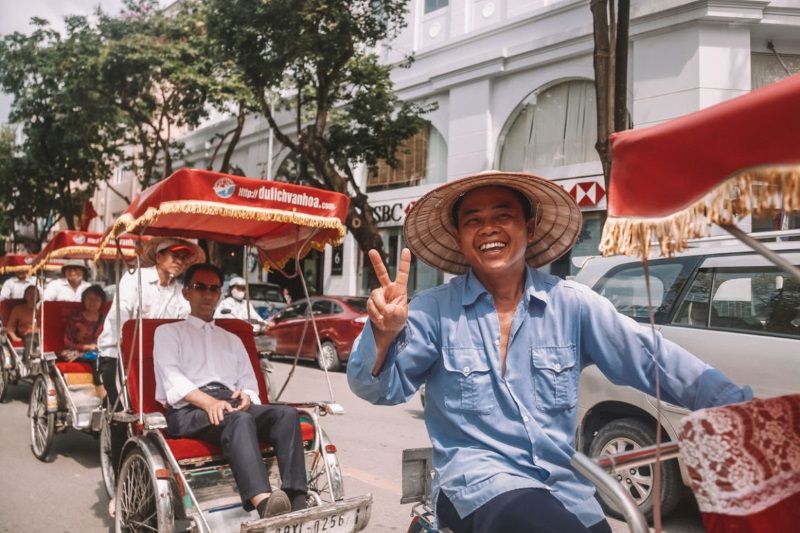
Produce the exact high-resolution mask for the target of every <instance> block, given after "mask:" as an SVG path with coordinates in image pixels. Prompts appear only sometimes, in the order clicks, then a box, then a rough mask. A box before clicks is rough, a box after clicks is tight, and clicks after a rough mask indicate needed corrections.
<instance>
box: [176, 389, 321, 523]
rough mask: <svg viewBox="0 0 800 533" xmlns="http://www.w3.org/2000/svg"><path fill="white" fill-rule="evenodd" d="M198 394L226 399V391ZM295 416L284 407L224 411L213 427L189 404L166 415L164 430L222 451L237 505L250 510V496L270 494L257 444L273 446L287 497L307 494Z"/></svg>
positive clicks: (298, 430)
mask: <svg viewBox="0 0 800 533" xmlns="http://www.w3.org/2000/svg"><path fill="white" fill-rule="evenodd" d="M201 390H203V392H205V393H206V394H209V395H211V396H213V397H215V398H217V399H221V400H227V399H229V398H230V397H231V394H232V392H231V391H230V390H228V389H206V388H202V389H201ZM298 417H299V413H298V411H297V409H295V408H294V407H290V406H288V405H256V404H253V405H251V406H250V407H249V408H248V410H247V411H235V412H233V413H225V415H224V417H223V420H222V423H220V424H219V425H218V426H214V425H212V424H211V422H210V421H209V420H208V415H207V414H206V412H205V411H204V410H202V409H200V408H198V407H195V406H192V405H188V406H186V407H182V408H180V409H169V410H168V411H167V432H168V433H169V434H170V435H171V436H173V437H191V438H195V439H200V440H203V441H206V442H210V443H211V444H215V445H217V446H220V447H221V448H222V453H223V455H224V456H225V458H226V459H228V462H229V463H230V466H231V471H232V472H233V477H234V479H235V480H236V485H237V487H238V488H239V494H240V496H241V497H242V505H243V506H244V508H245V510H247V511H250V510H252V509H253V505H252V504H251V503H250V498H252V497H253V496H256V495H258V494H261V493H264V492H271V490H272V489H271V488H270V485H269V478H268V475H267V467H266V465H264V461H263V460H262V458H261V448H260V446H259V440H267V441H269V442H270V443H271V444H272V447H273V449H274V451H275V456H276V458H277V461H278V469H279V470H280V473H281V489H283V490H284V491H286V492H289V493H290V496H291V493H303V494H305V493H306V491H307V485H306V466H305V456H304V453H303V438H302V433H301V431H300V421H299V418H298Z"/></svg>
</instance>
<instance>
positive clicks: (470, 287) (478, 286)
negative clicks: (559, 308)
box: [461, 266, 549, 306]
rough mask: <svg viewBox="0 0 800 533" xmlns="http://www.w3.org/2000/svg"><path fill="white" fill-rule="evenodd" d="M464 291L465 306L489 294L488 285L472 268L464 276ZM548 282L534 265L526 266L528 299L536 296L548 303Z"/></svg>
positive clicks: (462, 300)
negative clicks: (485, 284)
mask: <svg viewBox="0 0 800 533" xmlns="http://www.w3.org/2000/svg"><path fill="white" fill-rule="evenodd" d="M464 278H465V279H464V293H463V295H462V297H461V304H462V305H464V306H467V305H471V304H473V303H475V301H476V300H477V299H478V297H479V296H480V295H482V294H489V291H487V290H486V287H484V286H483V283H481V281H480V280H479V279H478V276H476V275H475V273H474V272H473V271H472V269H471V268H470V269H469V271H467V273H466V275H465V276H464ZM546 285H547V284H546V283H545V281H544V279H543V277H542V274H541V273H540V272H539V271H538V270H536V269H535V268H533V267H532V266H526V267H525V294H527V295H528V300H530V299H531V298H535V299H537V300H539V301H541V302H542V303H544V304H545V305H546V304H547V303H548V300H549V298H548V296H547V290H546Z"/></svg>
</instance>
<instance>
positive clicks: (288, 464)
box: [153, 264, 307, 518]
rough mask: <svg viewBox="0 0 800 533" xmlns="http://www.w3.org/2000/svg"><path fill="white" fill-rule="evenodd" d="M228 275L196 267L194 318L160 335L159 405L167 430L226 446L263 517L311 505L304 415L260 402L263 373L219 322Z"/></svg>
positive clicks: (246, 498)
mask: <svg viewBox="0 0 800 533" xmlns="http://www.w3.org/2000/svg"><path fill="white" fill-rule="evenodd" d="M222 279H223V275H222V271H220V270H219V269H218V268H217V267H215V266H213V265H209V264H196V265H192V266H191V267H189V269H188V270H187V271H186V276H185V287H184V288H183V296H184V298H186V299H187V300H188V301H189V306H190V307H191V313H190V315H189V317H188V318H187V319H186V320H184V321H182V322H174V323H171V324H165V325H163V326H160V327H159V328H158V329H157V330H156V332H155V338H154V344H153V363H154V365H155V376H156V400H158V401H159V402H161V403H162V404H163V405H164V406H166V407H167V416H166V418H167V432H168V433H169V434H170V435H171V436H173V437H190V438H195V439H200V440H204V441H207V442H210V443H212V444H216V445H219V446H221V447H222V453H223V454H224V455H225V457H226V458H227V459H228V461H229V462H230V466H231V471H232V472H233V476H234V479H235V480H236V484H237V487H238V489H239V493H240V495H241V497H242V505H243V506H244V508H245V510H248V511H250V510H253V509H257V510H258V513H259V516H261V517H262V518H263V517H266V516H274V515H276V514H281V513H286V512H289V511H290V510H293V511H294V510H298V509H304V508H305V507H306V492H307V485H306V471H305V458H304V454H303V441H302V435H301V431H300V423H299V420H298V411H297V410H296V409H295V408H293V407H289V406H287V405H261V404H260V401H259V398H258V382H257V381H256V373H255V371H254V370H253V366H252V364H251V363H250V358H249V356H248V353H247V350H246V349H245V347H244V345H243V344H242V341H241V340H240V339H239V337H237V336H236V335H234V334H233V333H230V332H228V331H226V330H224V329H222V328H220V327H219V326H217V325H215V324H214V318H213V317H214V310H215V308H216V307H217V303H218V302H219V298H220V292H221V287H222ZM262 439H264V440H269V442H270V444H271V445H272V447H273V449H274V450H275V455H276V457H277V461H278V468H279V470H280V474H281V489H272V488H271V487H270V484H269V478H268V476H267V469H266V467H265V465H264V462H263V461H262V460H261V452H260V445H259V440H262Z"/></svg>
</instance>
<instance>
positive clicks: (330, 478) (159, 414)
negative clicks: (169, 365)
mask: <svg viewBox="0 0 800 533" xmlns="http://www.w3.org/2000/svg"><path fill="white" fill-rule="evenodd" d="M348 203H349V199H348V198H347V197H346V196H344V195H342V194H339V193H334V192H329V191H323V190H319V189H314V188H311V187H303V186H297V185H291V184H286V183H277V182H271V181H264V180H256V179H251V178H243V177H236V176H228V175H224V174H219V173H214V172H207V171H199V170H189V169H184V170H180V171H178V172H176V173H175V174H173V175H172V176H170V177H168V178H167V179H165V180H164V181H162V182H160V183H158V184H156V185H154V186H152V187H150V188H148V189H147V190H145V191H143V192H142V193H141V194H140V195H139V196H138V197H137V198H136V199H134V201H133V203H132V204H131V205H130V206H129V208H128V209H127V210H126V211H125V213H123V214H122V215H121V216H120V217H119V218H118V219H117V221H116V222H115V223H114V224H113V226H112V227H111V228H110V229H109V231H108V233H107V234H106V237H105V242H110V241H111V240H113V239H114V238H116V236H117V235H119V234H121V233H123V232H128V233H132V234H137V235H161V236H176V237H183V238H202V239H210V240H214V241H218V242H224V243H227V244H233V245H241V246H245V247H246V248H247V247H253V248H254V249H255V250H256V251H257V252H258V255H259V258H260V260H261V263H262V264H263V265H264V266H265V267H267V268H273V269H281V268H283V266H284V265H285V264H286V263H287V262H288V261H289V260H290V259H293V260H295V261H299V260H300V259H301V258H303V257H304V256H305V255H306V254H307V253H308V252H309V251H310V250H312V249H316V250H321V249H323V247H324V246H325V245H326V244H336V243H338V242H340V241H341V239H342V238H343V236H344V233H345V228H344V224H343V221H344V219H345V216H346V213H347V207H348ZM245 252H247V250H245ZM246 256H247V253H245V257H246ZM297 271H298V272H300V275H302V269H301V268H298V269H297ZM303 283H304V286H305V282H303ZM112 312H113V310H112ZM311 318H312V326H313V324H314V323H313V317H311ZM166 322H170V320H155V319H142V318H141V317H140V315H139V318H137V319H136V320H130V321H128V322H126V323H125V324H124V325H123V326H122V331H121V335H120V337H119V338H120V352H119V353H120V364H119V365H118V373H119V375H118V379H119V383H120V384H121V385H122V386H121V387H120V395H119V397H120V400H121V402H122V404H123V405H122V407H123V409H122V411H121V412H117V411H116V410H115V409H114V410H112V411H113V412H112V413H111V414H110V415H109V416H110V423H111V424H123V425H125V426H126V428H127V431H128V434H129V439H128V440H127V443H126V444H125V446H124V449H123V451H122V459H121V466H120V469H119V475H118V476H117V479H116V493H115V494H116V505H115V507H116V509H115V529H116V531H134V530H135V531H144V530H152V531H179V530H192V531H203V532H207V531H233V530H236V531H239V530H241V531H265V532H266V531H269V532H277V531H322V530H325V531H334V532H352V531H360V530H362V529H364V528H365V527H366V525H367V523H368V521H369V517H370V512H371V506H372V495H371V494H366V495H361V496H357V497H353V498H348V499H345V497H344V486H343V482H342V474H341V470H340V468H339V462H338V458H337V455H336V446H335V445H334V444H333V443H332V442H331V441H330V439H329V438H328V436H327V435H326V433H325V431H324V430H323V429H322V426H321V424H320V421H321V418H322V417H324V416H326V415H335V414H342V413H343V411H344V410H343V408H342V407H341V406H340V405H338V404H336V403H335V401H334V400H333V393H332V389H331V388H330V381H329V380H328V388H329V390H330V391H331V400H330V401H309V402H305V403H293V404H289V405H293V406H295V407H296V408H298V409H299V410H300V412H301V429H302V435H303V446H304V450H305V460H306V471H307V477H308V488H309V492H308V505H309V507H308V508H307V509H305V510H302V511H295V512H291V513H288V514H284V515H279V516H276V517H271V518H265V519H257V518H256V516H257V515H256V514H255V513H248V512H246V511H244V510H243V508H242V505H241V500H240V497H239V494H238V491H237V490H236V486H235V482H234V480H233V476H232V473H231V470H230V467H229V465H228V462H227V461H226V460H225V458H224V457H223V456H222V454H221V450H220V449H219V448H218V447H216V446H213V445H211V444H208V443H206V442H203V441H200V440H196V439H190V438H171V437H170V436H169V435H168V434H167V433H166V432H165V430H166V427H167V424H166V419H165V417H164V412H165V410H164V407H163V406H162V405H161V404H160V403H158V402H156V401H155V398H154V391H155V377H154V369H153V334H154V332H155V329H156V328H157V327H158V326H160V325H162V324H164V323H166ZM215 323H216V324H217V325H218V326H220V327H223V328H225V329H227V330H228V331H230V332H231V333H234V334H235V335H237V336H239V337H240V338H241V340H242V343H243V344H244V346H245V348H246V349H247V352H248V353H249V355H250V360H251V363H252V365H253V370H254V372H255V375H256V378H257V380H258V381H259V396H260V400H261V401H262V403H266V402H267V401H268V398H267V394H266V389H265V385H264V382H263V374H262V372H261V369H260V366H259V361H258V354H257V352H256V348H255V344H254V340H253V329H252V327H251V325H250V324H248V323H247V322H245V321H242V320H238V319H218V320H216V322H215ZM314 329H315V330H316V328H314ZM317 343H318V344H319V340H317ZM262 451H263V458H264V461H265V463H266V465H267V468H268V471H269V475H270V484H271V485H272V486H276V487H277V486H280V483H279V482H278V481H277V480H278V478H279V472H278V468H277V463H276V459H275V457H274V454H273V452H272V450H271V448H270V446H269V443H268V442H262ZM101 453H107V452H106V451H103V452H101ZM103 473H104V475H108V473H109V472H108V471H107V470H106V469H104V470H103Z"/></svg>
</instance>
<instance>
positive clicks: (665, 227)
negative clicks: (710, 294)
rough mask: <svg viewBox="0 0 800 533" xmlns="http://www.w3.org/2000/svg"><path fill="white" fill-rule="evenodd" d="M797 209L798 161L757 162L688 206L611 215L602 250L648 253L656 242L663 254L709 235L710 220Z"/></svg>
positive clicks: (728, 221) (799, 204) (605, 252)
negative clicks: (643, 214)
mask: <svg viewBox="0 0 800 533" xmlns="http://www.w3.org/2000/svg"><path fill="white" fill-rule="evenodd" d="M781 211H784V212H786V213H791V212H793V211H800V165H793V166H759V167H753V168H749V169H745V170H743V171H742V172H740V173H738V174H735V175H733V176H731V177H730V178H728V179H727V180H725V181H724V182H722V183H721V184H719V185H718V186H717V187H716V188H714V189H713V190H711V191H709V192H708V193H707V194H706V195H705V196H703V197H702V198H700V199H699V200H697V201H696V202H694V203H693V204H691V205H689V206H688V207H686V208H684V209H682V210H680V211H678V212H676V213H673V214H671V215H668V216H665V217H652V218H650V217H648V218H645V217H609V218H608V220H606V223H605V226H604V227H603V235H602V238H601V241H600V252H601V253H602V254H603V255H613V254H623V255H636V256H639V257H641V258H645V257H649V256H650V249H651V247H652V246H653V243H654V242H657V243H658V246H659V247H660V252H661V255H662V256H665V257H670V256H672V255H674V254H676V253H679V252H682V251H683V250H685V249H686V248H687V247H688V241H689V239H696V238H700V237H705V236H708V234H709V228H710V224H711V223H714V224H721V225H727V224H734V223H735V222H736V220H737V219H738V218H741V217H743V216H747V215H755V216H758V217H760V216H765V215H774V214H777V213H779V212H781Z"/></svg>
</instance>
